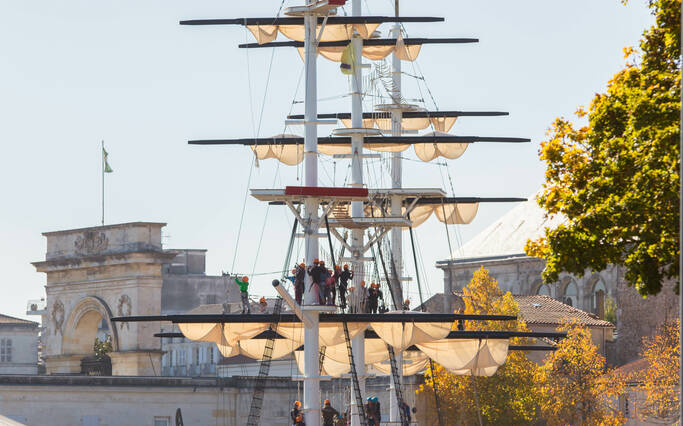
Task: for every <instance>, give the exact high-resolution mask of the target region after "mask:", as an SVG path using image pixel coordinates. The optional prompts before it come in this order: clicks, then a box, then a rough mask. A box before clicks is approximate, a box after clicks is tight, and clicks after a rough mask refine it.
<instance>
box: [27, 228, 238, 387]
mask: <svg viewBox="0 0 683 426" xmlns="http://www.w3.org/2000/svg"><path fill="white" fill-rule="evenodd" d="M163 226H164V224H162V223H148V222H134V223H124V224H117V225H108V226H102V227H93V228H83V229H75V230H66V231H57V232H47V233H44V234H43V235H45V236H46V237H47V253H46V256H45V260H44V261H40V262H35V263H34V265H35V267H36V269H37V270H38V271H39V272H45V273H46V274H47V284H46V286H45V289H46V297H45V301H44V302H41V303H35V302H34V303H30V304H29V306H31V308H29V309H28V312H27V313H32V314H36V315H41V316H42V318H43V329H44V332H43V333H42V336H41V346H42V355H43V359H44V361H45V364H46V371H47V373H48V374H49V373H80V372H81V364H80V363H81V360H82V359H84V358H86V357H88V356H91V355H92V354H93V342H94V340H95V337H98V338H100V339H101V338H103V336H105V335H110V336H111V337H112V346H113V349H114V350H113V353H111V354H110V357H111V361H112V369H113V370H114V374H130V375H146V374H150V375H154V374H159V373H162V374H164V375H171V376H172V375H195V376H198V375H215V371H216V364H217V363H218V360H219V358H220V357H219V354H218V352H217V350H216V348H215V345H213V344H211V343H205V342H189V341H187V340H186V339H182V338H176V339H174V340H170V341H169V340H166V339H164V340H163V341H162V339H160V338H158V337H154V334H155V333H158V332H160V331H162V332H163V331H177V330H174V329H173V327H172V325H170V324H165V325H163V327H165V328H166V329H164V328H163V327H162V325H161V324H159V323H119V324H116V325H114V324H112V323H111V321H109V318H111V317H112V316H126V315H159V314H177V313H185V312H188V311H190V310H192V309H194V308H196V307H198V306H200V305H202V304H207V303H218V304H223V303H226V302H228V303H230V302H232V303H237V302H238V301H239V290H238V288H237V286H236V285H235V283H234V281H233V280H231V279H229V277H227V276H222V275H221V276H209V275H206V268H205V263H206V260H205V259H206V250H191V249H179V250H168V249H164V248H163V247H162V244H161V228H162V227H163ZM231 290H232V291H231ZM34 305H35V309H33V308H34ZM167 345H172V346H173V347H172V348H171V349H168V348H167V347H166V346H167Z"/></svg>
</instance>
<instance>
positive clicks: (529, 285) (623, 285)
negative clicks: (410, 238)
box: [436, 193, 679, 365]
mask: <svg viewBox="0 0 683 426" xmlns="http://www.w3.org/2000/svg"><path fill="white" fill-rule="evenodd" d="M538 194H539V193H536V194H534V195H533V196H531V197H529V201H527V202H524V203H520V204H519V205H518V206H516V207H515V208H513V209H512V210H510V211H509V212H508V213H507V214H505V215H504V216H502V217H501V218H500V219H498V220H497V221H496V222H494V223H493V224H492V225H490V226H489V227H488V228H486V229H485V230H484V231H482V232H481V233H480V234H478V235H476V236H475V237H474V238H473V239H472V240H470V241H468V242H467V243H466V244H464V245H463V247H462V248H461V249H460V250H458V251H457V252H455V253H453V257H452V258H451V259H447V260H442V261H439V262H437V264H436V266H437V268H439V269H441V270H443V272H444V294H447V295H453V294H454V293H457V292H460V291H462V288H463V287H465V286H466V285H467V284H468V283H469V281H470V280H471V279H472V275H473V274H474V272H475V271H476V270H477V269H479V268H480V267H484V268H485V269H487V270H489V272H490V274H491V276H493V277H494V278H495V279H496V280H498V284H499V286H500V288H501V289H502V290H503V291H510V292H511V293H513V294H518V295H547V296H550V297H552V298H554V299H556V300H559V301H561V302H564V303H566V304H567V305H571V306H574V307H577V308H579V309H581V310H583V311H586V312H590V313H593V314H595V315H597V316H598V317H599V318H605V315H606V312H605V308H606V307H609V306H614V307H615V308H616V309H615V311H616V312H615V316H616V327H617V328H616V333H615V336H616V340H615V344H614V347H613V348H612V349H609V348H608V351H607V352H608V355H609V357H608V359H609V360H610V362H611V363H613V364H616V365H621V364H624V363H627V362H630V361H633V360H634V359H636V358H637V357H638V352H639V350H640V341H641V340H642V338H643V337H644V336H649V335H651V334H652V333H653V332H654V330H655V329H656V327H657V325H658V324H660V323H661V322H662V321H665V320H667V319H672V318H676V317H678V316H679V308H678V299H677V297H674V295H673V283H670V282H669V283H666V284H665V285H664V290H663V291H662V292H661V293H660V294H659V295H657V296H649V297H648V298H647V299H643V298H642V297H640V296H639V295H638V293H637V291H636V290H635V289H634V288H633V287H630V286H629V285H628V284H627V282H626V280H625V279H624V270H623V268H621V267H619V266H617V265H610V266H608V267H607V268H606V269H605V270H603V271H590V270H587V271H586V273H585V274H584V275H583V276H581V277H579V276H576V275H572V274H567V273H562V274H560V277H559V280H558V281H557V282H555V283H552V284H550V285H546V284H543V282H542V279H541V273H542V272H543V269H544V268H545V261H544V260H543V259H538V258H535V257H530V256H527V255H526V254H525V252H524V246H525V245H526V243H527V241H528V240H535V239H537V238H539V237H541V236H543V235H544V233H545V229H546V228H553V227H556V226H557V225H559V224H561V223H562V222H563V220H564V219H563V218H562V217H560V216H558V215H555V216H551V217H547V216H546V215H545V212H544V211H543V210H542V209H541V208H540V207H539V206H538V204H537V201H536V198H537V196H538ZM454 303H455V297H454V296H451V297H449V298H446V299H444V308H443V309H445V310H452V308H453V307H454ZM611 319H612V320H614V318H611Z"/></svg>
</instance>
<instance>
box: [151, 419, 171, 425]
mask: <svg viewBox="0 0 683 426" xmlns="http://www.w3.org/2000/svg"><path fill="white" fill-rule="evenodd" d="M170 424H171V418H170V417H155V418H154V426H170Z"/></svg>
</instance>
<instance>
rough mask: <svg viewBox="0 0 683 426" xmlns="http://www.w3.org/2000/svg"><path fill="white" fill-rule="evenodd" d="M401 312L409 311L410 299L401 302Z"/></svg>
mask: <svg viewBox="0 0 683 426" xmlns="http://www.w3.org/2000/svg"><path fill="white" fill-rule="evenodd" d="M403 310H404V311H409V310H410V299H406V300H404V301H403Z"/></svg>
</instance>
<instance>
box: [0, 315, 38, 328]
mask: <svg viewBox="0 0 683 426" xmlns="http://www.w3.org/2000/svg"><path fill="white" fill-rule="evenodd" d="M2 324H12V325H15V324H22V325H35V326H38V323H37V322H35V321H29V320H25V319H21V318H16V317H11V316H9V315H4V314H0V325H2Z"/></svg>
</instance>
